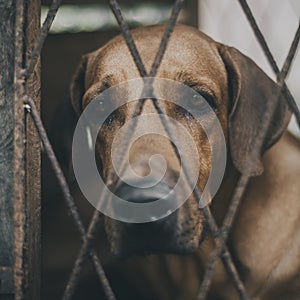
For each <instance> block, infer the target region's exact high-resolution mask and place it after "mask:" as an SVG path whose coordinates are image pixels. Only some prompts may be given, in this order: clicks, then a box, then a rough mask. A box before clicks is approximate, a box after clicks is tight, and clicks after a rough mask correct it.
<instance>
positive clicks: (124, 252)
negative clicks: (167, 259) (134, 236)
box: [111, 243, 199, 259]
mask: <svg viewBox="0 0 300 300" xmlns="http://www.w3.org/2000/svg"><path fill="white" fill-rule="evenodd" d="M198 248H199V245H198V244H195V243H188V244H186V245H181V244H180V245H178V244H174V245H172V244H169V245H162V244H161V245H151V244H148V245H145V244H143V245H141V244H131V245H128V244H127V245H123V246H121V247H111V252H112V254H113V255H114V256H115V257H116V258H118V259H126V258H130V257H132V256H147V255H153V254H154V255H155V254H176V255H188V254H192V253H194V252H196V251H197V249H198Z"/></svg>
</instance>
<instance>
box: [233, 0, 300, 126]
mask: <svg viewBox="0 0 300 300" xmlns="http://www.w3.org/2000/svg"><path fill="white" fill-rule="evenodd" d="M238 1H239V3H240V5H241V7H242V10H243V12H244V13H245V15H246V16H247V19H248V21H249V23H250V26H251V28H252V30H253V31H254V33H255V36H256V38H257V40H258V41H259V44H260V45H261V47H262V49H263V51H264V54H265V55H266V57H267V59H268V61H269V63H270V65H271V67H272V69H273V71H274V73H275V74H276V76H279V74H280V71H279V68H278V65H277V63H276V61H275V59H274V57H273V55H272V53H271V51H270V49H269V46H268V44H267V42H266V40H265V38H264V36H263V34H262V32H261V30H260V29H259V27H258V25H257V22H256V20H255V18H254V16H253V13H252V11H251V9H250V7H249V5H248V3H247V1H246V0H238ZM283 94H284V96H285V99H286V100H287V103H288V105H289V107H290V109H291V110H292V111H293V113H294V114H295V117H296V119H297V123H298V126H300V111H299V109H298V106H297V104H296V102H295V99H294V97H293V95H292V94H291V92H290V90H289V88H288V87H287V85H286V83H285V82H283Z"/></svg>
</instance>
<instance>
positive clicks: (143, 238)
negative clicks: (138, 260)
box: [108, 226, 199, 258]
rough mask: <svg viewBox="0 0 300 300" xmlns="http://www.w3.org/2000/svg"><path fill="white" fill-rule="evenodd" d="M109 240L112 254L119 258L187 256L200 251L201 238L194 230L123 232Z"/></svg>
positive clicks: (110, 237)
mask: <svg viewBox="0 0 300 300" xmlns="http://www.w3.org/2000/svg"><path fill="white" fill-rule="evenodd" d="M140 227H142V228H143V226H140ZM146 227H147V226H145V228H143V229H146ZM108 240H109V243H110V249H111V252H112V254H113V255H114V256H116V257H118V258H128V257H131V256H136V255H141V256H144V255H149V254H177V255H187V254H191V253H194V252H195V251H197V250H198V249H199V237H196V236H195V234H194V232H193V230H188V231H185V232H183V233H179V232H164V231H163V230H161V231H152V232H149V231H148V232H145V231H144V230H134V231H121V232H118V234H117V235H114V236H112V235H110V236H109V238H108Z"/></svg>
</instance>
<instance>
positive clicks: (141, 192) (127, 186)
mask: <svg viewBox="0 0 300 300" xmlns="http://www.w3.org/2000/svg"><path fill="white" fill-rule="evenodd" d="M145 181H146V182H145ZM145 184H146V185H147V187H145ZM171 191H172V189H171V187H170V186H169V185H168V184H167V183H165V182H164V181H160V182H158V183H157V182H156V180H155V179H154V178H153V179H152V178H150V179H149V178H147V179H145V180H143V181H141V182H139V181H137V180H134V181H133V180H130V179H127V180H125V181H123V182H122V183H121V184H120V185H119V186H118V187H117V189H116V191H115V194H116V195H117V196H118V197H120V198H121V199H124V200H126V201H129V202H133V203H150V202H154V201H157V200H159V199H163V198H166V197H167V196H168V195H169V194H170V192H171Z"/></svg>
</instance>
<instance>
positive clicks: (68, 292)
mask: <svg viewBox="0 0 300 300" xmlns="http://www.w3.org/2000/svg"><path fill="white" fill-rule="evenodd" d="M111 2H112V3H113V4H114V5H117V8H118V10H117V11H118V12H119V13H120V12H121V10H120V9H119V6H118V3H117V1H111ZM182 4H183V0H177V1H176V2H175V4H174V7H173V11H172V14H171V17H170V20H169V23H168V25H167V28H166V30H165V33H164V36H163V38H162V41H161V45H160V48H159V51H158V53H157V56H156V59H155V60H154V63H153V66H152V70H151V73H152V74H154V75H155V74H156V72H157V68H158V67H159V64H160V60H161V59H162V57H163V54H164V52H165V49H166V46H167V43H168V40H169V37H170V34H171V32H172V30H173V28H174V26H175V23H176V20H177V17H178V14H179V12H180V9H181V7H182ZM119 15H120V17H121V18H122V15H121V14H119ZM120 24H122V23H120ZM124 24H125V25H126V23H124ZM121 29H123V30H128V26H127V25H126V26H125V27H124V26H122V27H121ZM128 32H129V30H128ZM128 32H127V33H128ZM129 34H130V33H129ZM127 36H129V35H128V34H127ZM129 38H130V36H129ZM129 41H130V42H129V43H128V41H127V44H128V45H131V47H135V45H134V42H133V39H130V40H129ZM135 48H136V47H135ZM130 49H131V48H130ZM136 51H137V50H136ZM135 55H138V52H136V54H135ZM135 61H136V59H135ZM140 61H141V60H140ZM140 72H141V70H140ZM102 197H107V195H106V192H105V191H104V192H103V193H102V195H101V197H100V199H102ZM99 216H100V213H99V211H98V210H97V209H96V210H95V212H94V215H93V217H92V221H91V223H90V225H89V229H88V231H87V234H86V236H85V239H84V242H83V245H82V248H81V249H80V253H79V255H78V257H77V259H76V261H75V264H74V268H73V270H72V273H71V276H70V278H69V282H68V284H67V287H66V289H65V293H64V297H63V299H70V298H71V297H72V295H73V293H74V290H75V287H76V285H77V282H78V279H79V275H80V271H81V268H82V266H83V263H84V261H85V258H86V255H87V252H88V251H89V250H90V249H89V248H90V243H91V240H92V238H93V236H94V233H95V230H96V225H97V223H98V221H99Z"/></svg>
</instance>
